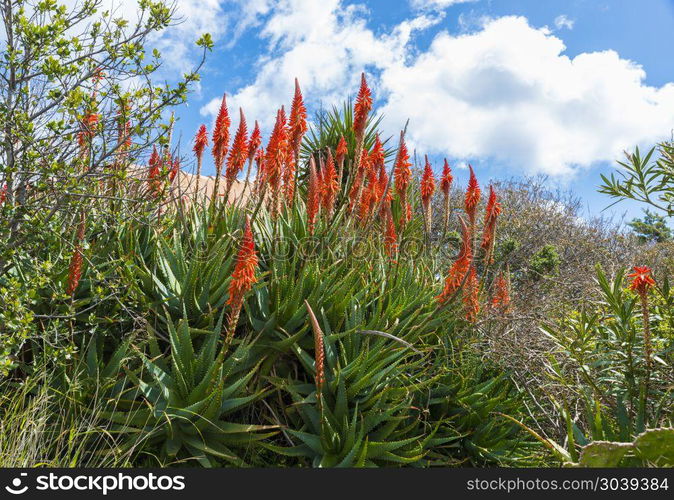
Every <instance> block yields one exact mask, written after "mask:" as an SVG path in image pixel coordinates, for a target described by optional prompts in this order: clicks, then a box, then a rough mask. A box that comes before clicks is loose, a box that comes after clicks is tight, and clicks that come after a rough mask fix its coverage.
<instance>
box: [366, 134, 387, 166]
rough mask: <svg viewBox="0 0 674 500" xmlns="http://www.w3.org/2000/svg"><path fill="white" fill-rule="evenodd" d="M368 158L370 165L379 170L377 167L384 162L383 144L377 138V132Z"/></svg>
mask: <svg viewBox="0 0 674 500" xmlns="http://www.w3.org/2000/svg"><path fill="white" fill-rule="evenodd" d="M369 160H370V165H371V167H372V168H374V169H376V170H379V167H380V166H381V165H383V164H384V146H383V144H382V143H381V140H379V134H377V135H376V136H375V139H374V146H373V147H372V152H371V153H370V158H369Z"/></svg>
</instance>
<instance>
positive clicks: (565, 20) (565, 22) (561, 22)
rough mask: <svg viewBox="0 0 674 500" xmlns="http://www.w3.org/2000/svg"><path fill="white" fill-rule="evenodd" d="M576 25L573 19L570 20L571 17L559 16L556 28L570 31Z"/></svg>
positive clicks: (556, 20) (556, 19)
mask: <svg viewBox="0 0 674 500" xmlns="http://www.w3.org/2000/svg"><path fill="white" fill-rule="evenodd" d="M575 23H576V21H574V20H573V19H569V17H568V16H567V15H566V14H562V15H560V16H557V17H556V18H555V27H556V28H557V29H558V30H561V29H563V28H566V29H568V30H572V29H573V25H574V24H575Z"/></svg>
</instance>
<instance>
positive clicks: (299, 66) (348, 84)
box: [201, 0, 441, 131]
mask: <svg viewBox="0 0 674 500" xmlns="http://www.w3.org/2000/svg"><path fill="white" fill-rule="evenodd" d="M440 19H441V16H439V15H436V16H427V15H420V16H418V17H416V18H414V19H411V20H407V21H405V22H402V23H401V24H399V25H397V26H396V27H395V28H394V29H393V30H392V31H391V32H390V33H384V34H383V35H379V36H377V35H375V33H373V31H372V30H370V29H369V28H368V27H367V24H366V19H365V18H364V17H363V9H362V8H361V7H359V6H353V5H350V6H346V7H345V6H343V5H342V3H341V2H340V0H322V1H321V2H317V1H315V0H281V1H279V2H277V4H276V5H275V6H274V8H273V11H272V14H271V15H270V17H269V18H268V19H267V20H266V23H265V24H264V26H263V28H262V29H261V31H260V36H262V37H264V38H265V39H267V40H268V41H269V47H270V50H269V54H267V55H264V56H262V57H261V58H260V59H259V61H258V72H257V75H256V77H255V80H254V81H253V82H251V83H250V84H249V85H246V86H244V87H243V88H241V89H239V90H238V91H236V92H235V93H234V94H233V95H231V96H230V95H228V98H227V99H228V104H229V106H230V109H231V110H236V109H237V108H238V107H242V108H243V109H244V112H245V114H246V117H247V119H248V120H249V121H252V120H254V119H257V120H259V121H260V124H261V125H262V126H263V127H264V128H266V129H267V131H268V130H269V129H270V128H271V126H272V125H273V120H274V118H275V116H276V110H277V109H278V108H279V107H280V106H281V105H283V104H285V105H286V109H287V106H288V104H289V102H290V99H291V97H292V92H293V84H294V83H293V82H294V78H295V77H297V78H298V79H299V81H300V86H301V88H302V92H303V94H304V96H305V100H307V101H309V102H310V103H312V104H313V105H314V106H317V105H318V104H321V103H322V104H324V105H326V106H330V105H332V104H335V103H339V102H342V101H343V100H344V99H345V98H346V97H347V95H348V93H352V92H355V91H356V90H357V88H358V81H359V77H360V72H361V71H363V70H364V69H366V68H367V67H370V68H383V67H388V66H390V65H392V64H403V62H404V58H405V56H406V49H407V46H408V44H409V40H410V38H411V36H412V33H413V32H414V31H416V30H420V29H425V28H427V27H428V26H430V25H432V24H434V23H437V22H439V20H440ZM371 82H372V84H373V86H375V87H376V80H374V79H371ZM220 99H221V97H220V96H218V97H216V98H214V99H213V100H212V101H211V102H209V103H208V104H206V105H205V106H204V107H202V108H201V113H202V115H205V116H211V117H214V116H215V115H216V114H217V111H218V108H219V106H220ZM319 100H320V102H319Z"/></svg>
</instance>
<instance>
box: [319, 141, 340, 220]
mask: <svg viewBox="0 0 674 500" xmlns="http://www.w3.org/2000/svg"><path fill="white" fill-rule="evenodd" d="M338 192H339V184H338V180H337V171H336V170H335V161H334V160H333V158H332V153H331V152H330V150H328V159H327V161H326V164H325V173H324V174H323V183H322V187H321V201H322V204H323V208H324V209H325V211H326V213H327V214H328V215H332V211H333V209H334V206H335V200H336V199H337V193H338Z"/></svg>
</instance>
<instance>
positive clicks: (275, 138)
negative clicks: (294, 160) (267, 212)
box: [264, 107, 288, 215]
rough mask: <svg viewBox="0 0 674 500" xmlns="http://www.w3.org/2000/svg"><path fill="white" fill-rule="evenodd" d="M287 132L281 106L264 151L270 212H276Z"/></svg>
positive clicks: (284, 158) (285, 152) (284, 160)
mask: <svg viewBox="0 0 674 500" xmlns="http://www.w3.org/2000/svg"><path fill="white" fill-rule="evenodd" d="M287 154H288V134H287V130H286V115H285V110H284V109H283V107H281V109H279V111H278V113H277V114H276V124H275V125H274V129H273V130H272V133H271V136H270V137H269V144H268V145H267V149H266V153H265V158H264V159H265V162H264V163H265V182H267V183H268V184H269V187H270V188H271V192H272V214H274V215H275V214H277V213H278V210H279V208H280V207H279V206H278V200H279V198H278V194H279V190H280V189H281V178H282V175H283V167H284V165H285V163H286V161H287Z"/></svg>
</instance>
